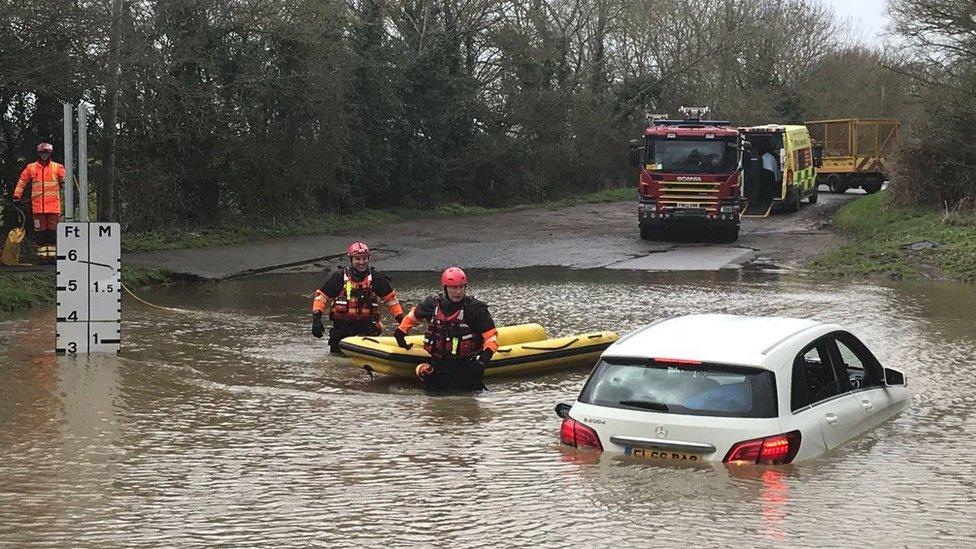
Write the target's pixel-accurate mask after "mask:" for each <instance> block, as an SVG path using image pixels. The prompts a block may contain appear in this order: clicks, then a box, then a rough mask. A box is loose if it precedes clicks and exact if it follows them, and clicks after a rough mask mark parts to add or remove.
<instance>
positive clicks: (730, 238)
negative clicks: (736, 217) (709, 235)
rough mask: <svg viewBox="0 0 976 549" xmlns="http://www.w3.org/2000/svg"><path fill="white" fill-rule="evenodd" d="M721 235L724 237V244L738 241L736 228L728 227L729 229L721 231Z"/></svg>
mask: <svg viewBox="0 0 976 549" xmlns="http://www.w3.org/2000/svg"><path fill="white" fill-rule="evenodd" d="M722 233H723V234H722V236H723V237H724V239H723V241H724V242H735V241H736V240H739V227H738V226H735V227H729V228H727V229H725V230H724V231H722Z"/></svg>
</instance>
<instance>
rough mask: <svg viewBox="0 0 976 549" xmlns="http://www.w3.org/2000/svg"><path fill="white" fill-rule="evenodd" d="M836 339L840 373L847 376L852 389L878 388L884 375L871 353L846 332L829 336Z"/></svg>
mask: <svg viewBox="0 0 976 549" xmlns="http://www.w3.org/2000/svg"><path fill="white" fill-rule="evenodd" d="M831 335H832V336H834V337H835V338H836V343H837V351H838V353H839V355H838V356H839V360H838V363H839V366H840V371H841V372H842V373H844V374H846V375H847V377H848V379H849V380H850V384H851V388H852V389H862V388H867V387H880V386H881V385H882V379H884V373H883V370H882V368H881V364H880V363H879V362H878V360H877V359H876V358H874V355H872V354H871V351H869V350H868V348H867V347H865V346H864V344H863V343H861V342H860V341H859V340H858V339H857V338H856V337H854V336H853V335H852V334H849V333H847V332H837V333H835V334H831Z"/></svg>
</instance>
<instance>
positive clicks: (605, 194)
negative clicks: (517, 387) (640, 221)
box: [122, 187, 636, 252]
mask: <svg viewBox="0 0 976 549" xmlns="http://www.w3.org/2000/svg"><path fill="white" fill-rule="evenodd" d="M635 196H636V191H635V190H634V189H633V188H631V187H626V188H622V189H608V190H604V191H598V192H594V193H589V194H585V195H580V196H577V197H574V198H568V199H563V200H554V201H547V202H542V203H538V204H524V205H520V206H511V207H506V208H484V207H480V206H462V205H460V204H445V205H442V206H439V207H438V208H437V209H435V210H409V209H399V210H395V211H393V210H369V209H363V210H359V211H357V212H356V214H355V215H350V214H321V215H317V216H315V217H314V218H310V219H308V220H305V221H302V222H299V223H289V224H272V225H265V224H255V225H228V226H222V227H213V228H208V229H198V230H186V231H179V230H172V231H149V232H142V233H125V234H123V235H122V251H123V252H143V251H155V250H176V249H184V248H203V247H210V246H226V245H230V244H243V243H245V242H253V241H256V240H265V239H268V238H276V237H282V236H302V235H311V234H325V233H331V232H336V231H340V230H349V229H355V228H358V227H366V226H370V225H377V224H384V223H396V222H399V221H405V220H407V219H418V218H427V219H431V218H438V217H461V216H474V215H487V214H493V213H501V212H508V211H516V210H524V209H528V208H540V207H550V208H554V207H563V206H572V205H576V204H595V203H599V202H617V201H622V200H628V199H632V198H635Z"/></svg>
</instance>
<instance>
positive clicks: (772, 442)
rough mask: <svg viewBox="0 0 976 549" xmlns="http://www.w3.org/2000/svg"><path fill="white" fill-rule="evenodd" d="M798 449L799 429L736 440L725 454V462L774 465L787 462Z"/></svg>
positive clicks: (791, 459)
mask: <svg viewBox="0 0 976 549" xmlns="http://www.w3.org/2000/svg"><path fill="white" fill-rule="evenodd" d="M799 450H800V431H790V432H789V433H784V434H782V435H773V436H771V437H765V438H756V439H752V440H744V441H742V442H737V443H736V444H734V445H733V446H732V448H731V449H730V450H729V453H727V454H725V459H723V460H722V461H723V462H725V463H755V464H759V465H776V464H780V463H789V462H791V461H793V458H795V457H796V453H797V451H799Z"/></svg>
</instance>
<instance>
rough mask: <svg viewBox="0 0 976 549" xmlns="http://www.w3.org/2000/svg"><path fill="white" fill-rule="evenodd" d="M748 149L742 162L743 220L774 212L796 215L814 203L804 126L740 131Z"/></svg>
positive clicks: (814, 178)
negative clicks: (802, 204) (807, 203)
mask: <svg viewBox="0 0 976 549" xmlns="http://www.w3.org/2000/svg"><path fill="white" fill-rule="evenodd" d="M739 132H740V133H741V134H742V136H743V138H744V139H745V141H746V142H748V143H749V145H748V151H749V152H748V154H747V155H745V156H747V157H748V160H746V158H743V174H744V177H743V185H742V197H743V199H744V200H745V201H746V207H745V209H744V210H743V213H742V216H743V217H766V216H768V215H769V214H770V212H772V211H773V210H786V211H793V212H795V211H797V210H799V209H800V202H802V201H803V199H807V200H809V201H810V203H811V204H814V203H816V202H817V196H818V195H817V170H816V168H815V167H814V157H813V141H812V140H811V139H810V133H809V132H808V131H807V127H806V126H800V125H783V124H766V125H765V126H751V127H748V128H739Z"/></svg>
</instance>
